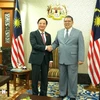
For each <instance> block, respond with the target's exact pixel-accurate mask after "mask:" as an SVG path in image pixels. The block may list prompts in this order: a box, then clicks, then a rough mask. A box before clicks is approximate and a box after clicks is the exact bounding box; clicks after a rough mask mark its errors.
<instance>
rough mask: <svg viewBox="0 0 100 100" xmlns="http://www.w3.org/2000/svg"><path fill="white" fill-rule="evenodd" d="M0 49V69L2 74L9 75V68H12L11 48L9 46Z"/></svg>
mask: <svg viewBox="0 0 100 100" xmlns="http://www.w3.org/2000/svg"><path fill="white" fill-rule="evenodd" d="M1 50H2V64H0V70H1V72H2V75H10V76H11V72H10V70H11V69H12V64H11V48H10V47H1Z"/></svg>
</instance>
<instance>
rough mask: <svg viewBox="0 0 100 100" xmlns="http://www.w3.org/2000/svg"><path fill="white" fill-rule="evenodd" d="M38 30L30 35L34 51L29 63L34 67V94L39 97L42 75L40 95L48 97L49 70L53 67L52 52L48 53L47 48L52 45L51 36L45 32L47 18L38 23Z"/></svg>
mask: <svg viewBox="0 0 100 100" xmlns="http://www.w3.org/2000/svg"><path fill="white" fill-rule="evenodd" d="M37 24H38V30H36V31H32V32H31V33H30V44H31V46H32V51H31V54H30V58H29V63H31V65H32V93H33V95H38V81H39V76H40V73H41V85H40V95H41V96H46V95H47V85H48V70H49V67H51V66H52V60H53V58H52V52H48V51H47V50H46V49H47V46H46V45H50V44H51V35H50V34H49V33H47V32H45V28H46V26H47V24H48V22H47V20H46V19H45V18H40V19H39V20H38V22H37Z"/></svg>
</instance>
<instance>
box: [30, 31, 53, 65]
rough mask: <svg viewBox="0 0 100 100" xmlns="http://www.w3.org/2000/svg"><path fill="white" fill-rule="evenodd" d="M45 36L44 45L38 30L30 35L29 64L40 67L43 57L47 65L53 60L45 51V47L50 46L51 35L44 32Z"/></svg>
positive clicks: (50, 54)
mask: <svg viewBox="0 0 100 100" xmlns="http://www.w3.org/2000/svg"><path fill="white" fill-rule="evenodd" d="M45 35H46V43H45V44H44V43H43V40H42V37H41V34H40V32H39V31H38V30H36V31H33V32H31V33H30V43H31V46H32V51H31V54H30V58H29V63H31V64H36V65H40V64H41V63H42V61H43V59H44V56H45V61H46V63H47V64H48V63H49V61H52V60H53V58H52V52H48V51H47V50H45V46H46V45H50V44H51V35H50V34H49V33H47V32H45Z"/></svg>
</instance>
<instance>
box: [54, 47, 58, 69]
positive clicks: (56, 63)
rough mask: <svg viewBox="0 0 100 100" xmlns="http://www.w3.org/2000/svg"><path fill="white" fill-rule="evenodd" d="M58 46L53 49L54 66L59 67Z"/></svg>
mask: <svg viewBox="0 0 100 100" xmlns="http://www.w3.org/2000/svg"><path fill="white" fill-rule="evenodd" d="M58 59H59V58H58V48H56V49H55V50H53V68H58Z"/></svg>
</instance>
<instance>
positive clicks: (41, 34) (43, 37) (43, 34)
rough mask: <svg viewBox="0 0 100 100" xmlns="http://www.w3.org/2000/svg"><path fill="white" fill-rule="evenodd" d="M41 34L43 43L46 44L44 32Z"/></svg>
mask: <svg viewBox="0 0 100 100" xmlns="http://www.w3.org/2000/svg"><path fill="white" fill-rule="evenodd" d="M41 36H42V40H43V43H44V44H45V38H44V33H41Z"/></svg>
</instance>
